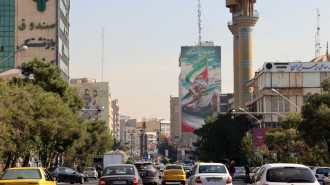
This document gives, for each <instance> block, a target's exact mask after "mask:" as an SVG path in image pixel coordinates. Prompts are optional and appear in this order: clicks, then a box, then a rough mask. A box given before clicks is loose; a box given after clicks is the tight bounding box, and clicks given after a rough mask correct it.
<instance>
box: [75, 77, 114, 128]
mask: <svg viewBox="0 0 330 185" xmlns="http://www.w3.org/2000/svg"><path fill="white" fill-rule="evenodd" d="M83 82H87V83H83ZM90 82H92V83H90ZM70 86H71V87H74V88H76V89H77V90H78V93H79V95H80V96H81V97H82V98H83V100H84V107H83V109H82V110H81V116H82V117H83V118H85V119H87V120H90V119H96V118H99V119H103V120H105V121H106V124H107V125H108V127H109V129H110V131H112V132H113V110H112V105H111V104H112V101H111V100H112V98H111V94H110V85H109V82H96V81H95V79H87V78H82V79H71V84H70Z"/></svg>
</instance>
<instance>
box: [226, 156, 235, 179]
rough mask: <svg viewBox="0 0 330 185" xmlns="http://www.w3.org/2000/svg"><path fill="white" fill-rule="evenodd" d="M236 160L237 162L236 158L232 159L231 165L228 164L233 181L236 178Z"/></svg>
mask: <svg viewBox="0 0 330 185" xmlns="http://www.w3.org/2000/svg"><path fill="white" fill-rule="evenodd" d="M234 162H235V161H234V160H230V161H229V166H228V170H229V173H230V176H231V177H232V178H233V181H234V180H235V176H234V174H235V172H236V170H235V166H234Z"/></svg>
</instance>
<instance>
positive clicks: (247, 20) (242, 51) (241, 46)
mask: <svg viewBox="0 0 330 185" xmlns="http://www.w3.org/2000/svg"><path fill="white" fill-rule="evenodd" d="M255 3H256V0H235V1H233V0H226V6H227V8H229V9H230V13H232V21H230V22H228V27H229V29H230V31H231V32H232V34H233V37H234V38H233V39H234V43H233V46H234V52H233V53H234V108H235V109H238V108H239V107H245V102H246V99H247V96H248V94H249V93H250V92H251V91H250V90H249V88H248V87H247V86H246V83H247V82H248V81H249V80H251V79H252V78H253V75H254V73H253V58H254V55H253V27H254V25H255V24H256V23H257V21H258V19H259V14H258V12H257V11H256V10H254V4H255Z"/></svg>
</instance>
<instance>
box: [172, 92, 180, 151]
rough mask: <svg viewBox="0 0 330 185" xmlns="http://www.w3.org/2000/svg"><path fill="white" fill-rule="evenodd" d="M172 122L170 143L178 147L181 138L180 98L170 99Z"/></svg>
mask: <svg viewBox="0 0 330 185" xmlns="http://www.w3.org/2000/svg"><path fill="white" fill-rule="evenodd" d="M170 122H171V128H170V130H171V137H170V141H171V143H172V144H173V145H178V144H179V142H180V136H181V122H180V99H179V97H172V96H171V97H170Z"/></svg>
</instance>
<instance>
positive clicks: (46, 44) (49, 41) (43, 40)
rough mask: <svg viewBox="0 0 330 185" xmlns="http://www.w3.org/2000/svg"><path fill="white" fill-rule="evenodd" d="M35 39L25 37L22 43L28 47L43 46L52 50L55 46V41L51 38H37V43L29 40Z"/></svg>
mask: <svg viewBox="0 0 330 185" xmlns="http://www.w3.org/2000/svg"><path fill="white" fill-rule="evenodd" d="M33 40H36V39H35V38H31V39H26V40H25V41H24V45H26V46H28V47H45V49H49V48H51V47H52V50H54V47H55V46H56V42H55V41H54V40H53V39H46V38H41V37H39V38H38V41H41V42H38V43H31V42H30V41H33Z"/></svg>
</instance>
